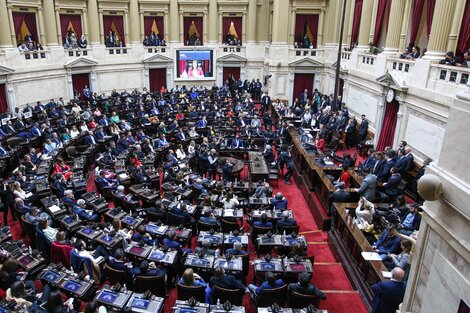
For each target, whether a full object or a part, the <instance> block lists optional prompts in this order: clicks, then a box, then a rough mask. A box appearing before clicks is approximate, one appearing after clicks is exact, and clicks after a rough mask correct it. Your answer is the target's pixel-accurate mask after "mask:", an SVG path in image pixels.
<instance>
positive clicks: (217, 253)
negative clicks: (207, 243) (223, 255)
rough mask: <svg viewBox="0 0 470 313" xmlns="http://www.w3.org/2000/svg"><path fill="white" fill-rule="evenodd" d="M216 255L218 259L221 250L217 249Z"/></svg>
mask: <svg viewBox="0 0 470 313" xmlns="http://www.w3.org/2000/svg"><path fill="white" fill-rule="evenodd" d="M214 255H215V258H216V259H217V258H218V257H220V250H219V249H216V250H215V252H214Z"/></svg>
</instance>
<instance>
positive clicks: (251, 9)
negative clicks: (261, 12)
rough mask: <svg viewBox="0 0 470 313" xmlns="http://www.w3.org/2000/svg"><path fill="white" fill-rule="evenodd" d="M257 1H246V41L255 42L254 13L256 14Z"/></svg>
mask: <svg viewBox="0 0 470 313" xmlns="http://www.w3.org/2000/svg"><path fill="white" fill-rule="evenodd" d="M257 2H258V1H249V2H248V23H247V28H248V29H247V38H246V39H244V40H246V42H247V43H255V42H256V14H257V10H256V9H257Z"/></svg>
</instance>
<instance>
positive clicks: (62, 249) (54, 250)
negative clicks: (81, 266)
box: [51, 241, 73, 268]
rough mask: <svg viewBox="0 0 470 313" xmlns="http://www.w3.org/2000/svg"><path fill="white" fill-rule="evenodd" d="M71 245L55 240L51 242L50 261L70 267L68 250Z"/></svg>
mask: <svg viewBox="0 0 470 313" xmlns="http://www.w3.org/2000/svg"><path fill="white" fill-rule="evenodd" d="M72 250H73V247H72V246H70V245H66V244H61V243H58V242H56V241H53V242H52V243H51V262H52V263H59V262H61V263H62V264H63V265H64V266H65V267H66V268H70V251H72Z"/></svg>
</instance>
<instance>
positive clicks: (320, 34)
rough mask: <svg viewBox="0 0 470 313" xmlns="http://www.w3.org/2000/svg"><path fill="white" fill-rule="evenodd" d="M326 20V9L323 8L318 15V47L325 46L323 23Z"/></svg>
mask: <svg viewBox="0 0 470 313" xmlns="http://www.w3.org/2000/svg"><path fill="white" fill-rule="evenodd" d="M324 21H325V10H323V9H321V12H320V16H319V17H318V34H317V48H319V47H323V29H324V27H323V23H324Z"/></svg>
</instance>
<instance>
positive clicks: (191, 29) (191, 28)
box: [188, 21, 201, 38]
mask: <svg viewBox="0 0 470 313" xmlns="http://www.w3.org/2000/svg"><path fill="white" fill-rule="evenodd" d="M188 35H189V36H192V35H196V36H197V37H199V38H201V35H200V34H199V31H198V30H197V27H196V24H195V23H194V21H191V25H189V29H188Z"/></svg>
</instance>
